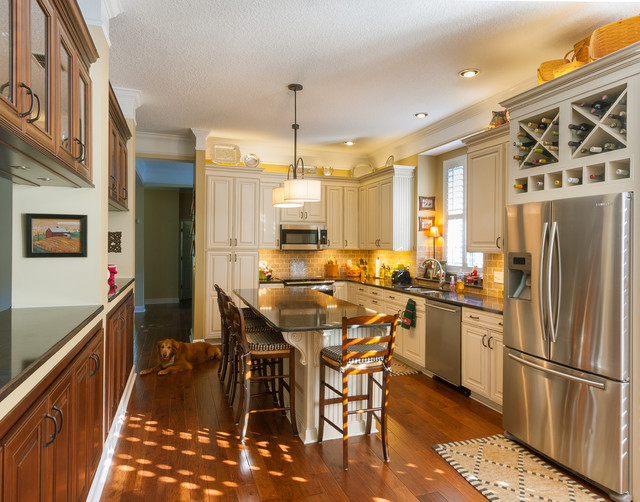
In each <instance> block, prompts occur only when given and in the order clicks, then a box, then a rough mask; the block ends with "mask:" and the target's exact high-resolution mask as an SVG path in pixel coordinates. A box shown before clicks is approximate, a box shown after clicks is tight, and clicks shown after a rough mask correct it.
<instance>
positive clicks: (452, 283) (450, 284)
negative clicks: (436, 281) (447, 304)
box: [449, 276, 456, 293]
mask: <svg viewBox="0 0 640 502" xmlns="http://www.w3.org/2000/svg"><path fill="white" fill-rule="evenodd" d="M455 290H456V283H455V282H453V276H451V281H450V282H449V291H451V292H452V293H453V292H454V291H455Z"/></svg>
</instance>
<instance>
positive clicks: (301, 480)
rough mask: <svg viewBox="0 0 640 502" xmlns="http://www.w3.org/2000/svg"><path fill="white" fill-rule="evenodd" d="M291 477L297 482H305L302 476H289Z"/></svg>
mask: <svg viewBox="0 0 640 502" xmlns="http://www.w3.org/2000/svg"><path fill="white" fill-rule="evenodd" d="M291 479H293V480H294V481H297V482H298V483H306V482H307V480H306V479H304V478H301V477H300V476H291Z"/></svg>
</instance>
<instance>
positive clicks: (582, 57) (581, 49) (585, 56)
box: [571, 35, 591, 63]
mask: <svg viewBox="0 0 640 502" xmlns="http://www.w3.org/2000/svg"><path fill="white" fill-rule="evenodd" d="M590 42H591V35H589V36H588V37H587V38H583V39H582V40H580V41H579V42H576V43H575V44H573V58H571V60H572V61H581V62H582V63H588V62H589V43H590Z"/></svg>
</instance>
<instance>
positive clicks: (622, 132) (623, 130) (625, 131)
mask: <svg viewBox="0 0 640 502" xmlns="http://www.w3.org/2000/svg"><path fill="white" fill-rule="evenodd" d="M618 132H619V133H620V134H622V135H626V134H627V130H626V129H620V130H619V131H618Z"/></svg>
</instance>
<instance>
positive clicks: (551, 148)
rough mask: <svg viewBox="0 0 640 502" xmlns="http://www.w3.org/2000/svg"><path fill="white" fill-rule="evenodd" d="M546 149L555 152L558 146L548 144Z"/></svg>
mask: <svg viewBox="0 0 640 502" xmlns="http://www.w3.org/2000/svg"><path fill="white" fill-rule="evenodd" d="M547 150H549V151H550V152H557V151H558V147H557V146H553V145H551V146H548V147H547Z"/></svg>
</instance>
